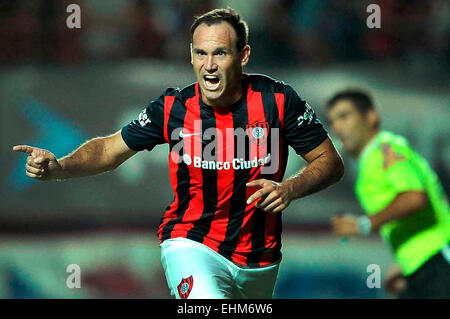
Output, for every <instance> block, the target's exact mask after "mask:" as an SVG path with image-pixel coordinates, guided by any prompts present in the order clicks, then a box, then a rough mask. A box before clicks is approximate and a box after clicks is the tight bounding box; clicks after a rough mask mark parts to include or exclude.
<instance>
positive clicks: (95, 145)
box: [13, 131, 137, 180]
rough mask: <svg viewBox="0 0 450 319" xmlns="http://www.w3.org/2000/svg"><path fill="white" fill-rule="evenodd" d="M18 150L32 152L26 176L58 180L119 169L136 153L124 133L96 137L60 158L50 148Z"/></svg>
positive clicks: (17, 147)
mask: <svg viewBox="0 0 450 319" xmlns="http://www.w3.org/2000/svg"><path fill="white" fill-rule="evenodd" d="M13 150H14V151H16V152H23V153H26V154H28V158H27V164H26V166H25V170H26V175H27V176H28V177H30V178H35V179H38V180H57V179H66V178H73V177H82V176H89V175H95V174H100V173H103V172H106V171H109V170H113V169H115V168H117V167H118V166H119V165H120V164H122V163H123V162H124V161H126V160H127V159H128V158H130V157H131V156H133V155H134V154H136V153H137V152H136V151H133V150H131V149H130V148H129V147H128V146H127V145H126V144H125V142H124V141H123V139H122V135H121V132H120V131H118V132H116V133H115V134H112V135H110V136H106V137H97V138H93V139H91V140H89V141H87V142H85V143H83V144H82V145H81V146H80V147H78V148H77V149H76V150H75V151H73V152H72V153H70V154H69V155H67V156H64V157H62V158H60V159H56V157H55V155H54V154H53V153H51V152H50V151H48V150H44V149H40V148H37V147H33V146H28V145H16V146H14V147H13Z"/></svg>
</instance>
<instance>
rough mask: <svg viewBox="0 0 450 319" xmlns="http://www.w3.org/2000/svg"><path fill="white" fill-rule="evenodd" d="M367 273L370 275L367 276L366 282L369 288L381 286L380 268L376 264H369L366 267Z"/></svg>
mask: <svg viewBox="0 0 450 319" xmlns="http://www.w3.org/2000/svg"><path fill="white" fill-rule="evenodd" d="M366 271H367V273H369V274H370V275H369V276H367V280H366V284H367V287H368V288H370V289H373V288H381V268H380V266H379V265H377V264H370V265H368V266H367V268H366Z"/></svg>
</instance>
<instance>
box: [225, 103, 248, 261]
mask: <svg viewBox="0 0 450 319" xmlns="http://www.w3.org/2000/svg"><path fill="white" fill-rule="evenodd" d="M243 106H244V105H243ZM232 115H233V127H234V128H238V127H241V128H243V129H245V126H246V124H247V123H248V112H247V107H240V108H239V109H238V110H237V111H236V112H233V113H232ZM237 148H238V137H237V136H234V157H235V158H238V157H239V156H238V155H240V154H238V151H237ZM245 150H250V139H249V138H248V136H247V134H245ZM244 160H245V161H249V160H250V152H249V151H246V152H245V155H244ZM250 170H251V168H249V169H239V170H235V171H234V181H233V194H232V195H231V199H230V216H229V220H228V224H227V231H226V233H225V240H224V241H223V242H222V243H221V244H220V246H219V254H221V255H223V256H225V257H226V258H228V259H230V260H231V255H232V254H233V252H234V251H235V249H236V247H237V243H238V239H239V233H240V231H241V227H242V224H243V222H244V215H245V208H246V206H247V203H246V202H247V199H246V191H247V186H246V184H247V183H248V180H249V176H250Z"/></svg>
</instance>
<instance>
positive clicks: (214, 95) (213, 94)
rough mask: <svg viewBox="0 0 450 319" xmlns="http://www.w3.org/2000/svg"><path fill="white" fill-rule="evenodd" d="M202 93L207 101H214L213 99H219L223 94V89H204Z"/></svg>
mask: <svg viewBox="0 0 450 319" xmlns="http://www.w3.org/2000/svg"><path fill="white" fill-rule="evenodd" d="M203 94H204V95H205V97H206V98H207V99H208V100H209V101H211V102H213V103H214V101H218V100H220V98H221V97H222V95H223V91H222V90H216V91H209V90H207V89H205V90H204V91H203Z"/></svg>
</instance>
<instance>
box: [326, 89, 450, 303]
mask: <svg viewBox="0 0 450 319" xmlns="http://www.w3.org/2000/svg"><path fill="white" fill-rule="evenodd" d="M328 115H329V120H330V122H331V126H332V130H333V131H334V133H335V134H336V135H337V136H338V137H339V139H340V140H341V141H342V144H343V147H344V149H345V151H347V152H348V153H350V155H351V156H352V157H354V158H357V159H358V161H359V173H358V179H357V181H356V195H357V197H358V199H359V201H360V203H361V206H362V208H363V209H364V211H365V212H366V213H367V215H368V217H367V216H365V215H364V216H362V217H359V218H357V217H356V216H355V215H351V214H349V215H347V216H345V215H344V216H337V217H334V218H333V221H332V224H333V229H334V232H335V234H336V235H337V236H341V237H351V236H358V235H368V234H369V233H370V232H372V231H375V230H380V233H381V235H382V237H383V238H384V240H385V241H386V242H387V243H388V244H389V246H390V248H391V249H392V251H393V252H394V254H395V257H396V261H397V264H398V266H399V267H400V270H401V272H402V275H403V276H404V277H405V278H406V283H407V285H406V289H404V291H403V292H402V293H401V294H400V298H422V297H424V298H444V297H446V298H449V297H450V248H449V240H450V211H449V206H448V201H447V198H446V195H445V193H444V191H443V188H442V187H441V184H440V183H439V180H438V178H437V176H436V174H435V173H434V172H433V170H432V169H431V168H430V166H429V165H428V163H427V162H426V161H425V160H424V159H423V158H422V157H421V156H420V155H419V154H418V153H417V152H415V151H414V150H413V149H412V148H411V146H410V145H409V144H408V142H407V141H406V140H405V139H404V138H403V137H401V136H399V135H395V134H393V133H391V132H387V131H380V128H379V126H380V118H379V115H378V113H377V111H376V110H375V107H374V104H373V102H372V98H371V97H370V95H369V94H367V93H366V92H364V91H360V90H348V91H343V92H340V93H338V94H336V95H335V96H334V97H333V98H331V99H330V101H329V102H328Z"/></svg>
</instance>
